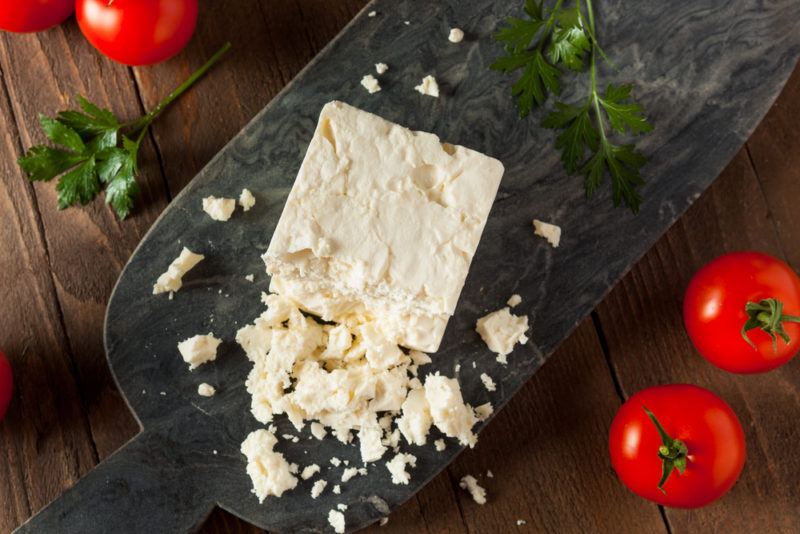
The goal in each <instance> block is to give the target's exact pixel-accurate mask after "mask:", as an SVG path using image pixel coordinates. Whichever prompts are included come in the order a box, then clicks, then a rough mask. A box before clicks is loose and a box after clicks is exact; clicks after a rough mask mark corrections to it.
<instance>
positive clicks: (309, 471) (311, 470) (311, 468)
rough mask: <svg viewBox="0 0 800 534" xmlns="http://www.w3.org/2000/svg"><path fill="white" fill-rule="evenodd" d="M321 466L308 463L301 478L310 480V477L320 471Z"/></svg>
mask: <svg viewBox="0 0 800 534" xmlns="http://www.w3.org/2000/svg"><path fill="white" fill-rule="evenodd" d="M319 470H320V467H319V466H318V465H317V464H311V465H307V466H306V467H304V468H303V471H302V472H301V473H300V478H302V479H303V480H308V479H309V478H311V477H313V476H314V475H316V474H317V473H319Z"/></svg>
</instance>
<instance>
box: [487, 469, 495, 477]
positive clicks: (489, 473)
mask: <svg viewBox="0 0 800 534" xmlns="http://www.w3.org/2000/svg"><path fill="white" fill-rule="evenodd" d="M486 476H487V477H489V478H494V473H492V470H491V469H487V470H486Z"/></svg>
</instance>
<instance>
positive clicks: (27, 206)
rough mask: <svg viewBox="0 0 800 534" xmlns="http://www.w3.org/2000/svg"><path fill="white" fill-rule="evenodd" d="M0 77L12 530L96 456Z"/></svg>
mask: <svg viewBox="0 0 800 534" xmlns="http://www.w3.org/2000/svg"><path fill="white" fill-rule="evenodd" d="M8 104H9V101H8V95H7V93H6V91H5V87H4V85H3V84H2V82H0V124H3V125H4V127H3V128H2V129H0V243H2V247H3V251H2V254H0V287H2V288H3V306H1V307H0V350H2V351H4V352H5V353H6V355H7V357H8V358H9V360H10V362H11V366H12V368H13V371H14V380H15V391H14V397H13V400H12V403H11V407H10V409H9V412H8V414H7V416H6V419H5V420H4V421H3V422H2V423H0V455H1V456H2V459H1V460H0V532H10V531H11V530H12V529H13V528H14V527H16V526H17V525H18V524H19V523H21V522H22V521H24V520H25V519H27V517H28V516H29V515H30V514H31V512H32V511H34V510H38V509H39V508H41V507H42V506H44V505H45V504H47V502H49V501H50V500H51V499H52V498H53V497H55V496H56V495H58V494H60V493H61V492H62V491H63V490H64V489H65V488H67V487H69V486H71V485H72V484H73V483H74V482H75V481H76V480H77V479H78V478H79V477H80V476H81V475H82V474H83V473H85V472H86V471H88V470H89V469H90V468H91V467H92V466H93V465H94V464H95V462H96V461H97V459H96V456H95V454H96V453H95V451H94V448H93V446H92V441H91V436H90V431H89V425H88V421H87V420H86V416H85V414H84V413H83V409H82V406H81V400H80V395H79V386H78V385H77V384H76V379H75V376H74V370H73V362H72V356H71V354H70V347H69V346H68V344H67V342H66V336H65V334H64V329H63V324H62V321H61V317H60V310H59V308H58V304H57V301H56V294H55V288H54V287H53V280H52V278H51V275H50V269H49V265H48V257H47V248H46V245H45V241H44V239H43V235H42V232H41V227H40V224H39V220H38V215H37V210H36V203H35V199H34V196H33V189H32V188H31V187H30V186H29V185H28V184H27V183H26V180H25V179H24V178H23V177H22V175H21V173H20V171H19V169H18V168H17V166H16V163H15V162H16V158H17V155H18V152H19V150H20V145H19V138H18V132H17V130H16V128H15V124H14V117H13V115H12V113H11V110H10V108H9V105H8Z"/></svg>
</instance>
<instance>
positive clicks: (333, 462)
mask: <svg viewBox="0 0 800 534" xmlns="http://www.w3.org/2000/svg"><path fill="white" fill-rule="evenodd" d="M331 465H332V466H334V467H339V466H340V465H342V461H341V460H340V459H339V458H337V457H336V456H334V457H333V458H331Z"/></svg>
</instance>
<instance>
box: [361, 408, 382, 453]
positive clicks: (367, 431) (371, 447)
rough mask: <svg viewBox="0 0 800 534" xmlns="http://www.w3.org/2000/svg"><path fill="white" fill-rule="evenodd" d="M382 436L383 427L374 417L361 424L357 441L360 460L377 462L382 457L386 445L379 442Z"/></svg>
mask: <svg viewBox="0 0 800 534" xmlns="http://www.w3.org/2000/svg"><path fill="white" fill-rule="evenodd" d="M382 436H383V428H381V426H380V424H379V423H378V421H377V418H376V417H374V416H373V417H371V418H370V419H369V421H365V422H363V423H362V424H361V430H359V431H358V442H359V449H360V452H361V461H362V462H364V463H369V462H377V461H378V460H380V459H381V458H382V457H383V453H385V452H386V447H385V446H383V444H382V443H381V437H382Z"/></svg>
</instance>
